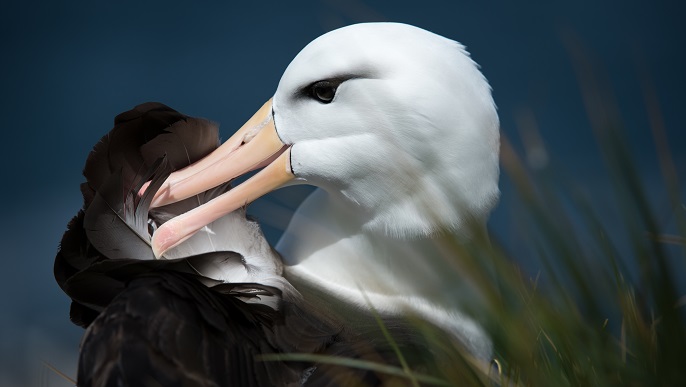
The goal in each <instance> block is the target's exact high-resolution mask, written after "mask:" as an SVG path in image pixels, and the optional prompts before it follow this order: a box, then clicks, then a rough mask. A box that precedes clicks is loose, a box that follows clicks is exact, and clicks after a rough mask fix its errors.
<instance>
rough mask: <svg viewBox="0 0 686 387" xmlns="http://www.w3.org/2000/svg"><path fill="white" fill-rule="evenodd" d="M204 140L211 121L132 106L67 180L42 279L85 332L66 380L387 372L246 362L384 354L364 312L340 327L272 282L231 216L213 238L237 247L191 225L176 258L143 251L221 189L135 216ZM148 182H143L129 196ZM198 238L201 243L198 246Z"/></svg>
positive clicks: (362, 379)
mask: <svg viewBox="0 0 686 387" xmlns="http://www.w3.org/2000/svg"><path fill="white" fill-rule="evenodd" d="M218 143H219V141H218V134H217V127H216V125H214V124H212V123H210V122H209V121H206V120H202V119H197V118H192V117H188V116H185V115H183V114H180V113H178V112H176V111H174V110H173V109H170V108H169V107H167V106H165V105H162V104H159V103H146V104H143V105H139V106H137V107H136V108H134V109H133V110H131V111H128V112H125V113H122V114H120V115H119V116H117V117H116V119H115V126H114V128H113V129H112V131H110V133H108V134H107V135H106V136H104V137H103V138H102V140H101V141H100V142H99V143H98V144H97V145H96V146H95V148H94V149H93V152H91V154H90V155H89V157H88V161H87V163H86V166H85V168H84V176H85V177H86V179H87V182H86V183H84V184H83V185H82V187H81V191H82V193H83V197H84V207H83V210H81V211H80V212H79V213H78V214H77V215H76V216H75V217H74V219H72V221H71V222H70V223H69V226H68V230H67V232H66V233H65V234H64V237H63V239H62V242H61V245H60V249H59V251H58V253H57V256H56V258H55V278H56V279H57V282H58V283H59V285H60V286H61V288H62V289H63V290H64V291H65V293H67V294H68V295H69V296H70V297H71V298H72V306H71V311H70V317H71V320H72V321H73V322H74V323H75V324H77V325H80V326H82V327H85V328H87V330H86V333H85V335H84V338H83V341H82V345H81V355H80V359H79V371H78V384H79V385H83V386H118V385H145V386H156V385H159V386H176V385H178V386H195V385H199V386H227V385H233V386H258V385H259V386H272V385H301V384H303V383H304V384H305V385H365V384H367V385H377V384H381V383H382V381H384V380H387V379H388V377H386V376H384V375H382V374H376V373H374V372H371V371H369V372H368V371H363V370H359V369H351V368H344V367H340V366H329V365H324V364H315V363H314V362H295V361H262V360H261V359H259V358H258V355H261V354H274V353H275V354H287V353H310V354H325V355H336V356H345V357H351V358H358V359H365V360H372V361H375V362H381V363H384V364H396V363H397V362H398V360H397V356H396V354H395V352H394V350H393V348H392V346H391V345H390V344H389V343H388V342H387V340H386V339H385V338H384V337H383V335H382V334H381V331H380V329H379V326H378V325H377V324H376V322H375V320H374V319H373V318H368V319H367V320H360V321H357V323H356V324H355V325H354V326H350V325H348V323H344V322H340V321H335V320H333V319H332V318H331V317H330V314H329V313H328V312H327V311H326V310H322V309H321V307H320V308H319V309H317V308H313V307H311V306H310V305H311V304H310V303H308V302H305V301H304V300H303V299H302V297H301V296H300V294H299V293H298V292H297V291H296V290H295V289H293V288H292V286H291V285H290V284H289V283H288V282H287V281H286V280H285V279H283V277H281V262H280V260H279V257H278V255H277V254H276V253H275V252H274V251H273V250H271V249H269V248H267V249H265V248H260V246H266V242H264V239H263V237H262V235H261V233H260V232H259V229H257V228H256V227H257V226H256V225H255V224H254V223H253V222H250V221H248V220H246V219H245V218H244V216H243V215H241V214H237V213H234V214H230V215H229V216H233V217H234V218H232V219H233V220H231V222H233V223H231V227H233V228H232V230H233V232H234V234H232V235H222V236H221V237H222V238H227V239H231V238H237V237H241V236H243V237H244V236H245V235H248V236H251V237H252V238H256V239H255V240H253V241H248V242H250V243H244V245H246V246H248V247H247V249H254V250H251V251H233V250H226V249H223V247H222V246H224V245H221V244H219V243H218V240H217V239H216V238H217V237H216V236H214V235H213V233H211V232H207V233H206V235H202V232H201V233H200V236H199V237H198V238H201V239H199V242H198V243H196V244H194V243H195V242H191V241H190V240H189V243H188V246H190V247H188V248H187V249H186V250H183V249H182V250H180V252H177V255H180V256H179V257H177V258H175V259H163V260H155V259H154V257H153V255H152V252H151V250H150V244H149V243H150V234H151V232H152V231H153V230H154V228H155V227H157V226H158V225H159V224H162V223H164V222H165V221H166V220H168V219H169V218H171V217H173V216H174V215H177V214H178V213H181V212H184V211H186V210H187V209H189V208H192V207H195V206H197V205H199V204H200V203H203V202H206V201H207V200H209V199H211V198H212V197H214V196H216V195H218V194H220V193H222V192H225V191H226V190H227V189H229V186H228V185H224V186H221V187H218V188H217V189H215V190H211V191H210V192H208V193H205V194H202V195H198V196H196V197H193V198H190V199H186V200H184V201H182V202H179V203H175V204H173V205H170V206H166V207H162V208H159V209H155V210H154V211H150V212H149V211H148V208H149V204H150V200H151V198H152V194H154V191H155V189H156V187H159V184H161V182H162V181H164V179H165V178H166V176H168V175H169V173H171V171H173V170H176V169H179V168H183V167H184V166H186V165H188V164H190V163H192V162H194V161H196V160H198V159H200V158H202V157H203V156H205V155H206V154H208V153H209V152H211V151H212V150H213V149H215V148H216V147H217V145H218ZM148 180H150V181H151V182H152V183H151V187H152V188H151V189H149V190H148V191H147V193H146V194H145V195H144V196H142V197H139V196H138V191H139V190H140V188H141V186H142V185H143V183H145V182H146V181H148ZM227 224H228V223H227ZM224 226H225V224H218V225H217V227H224ZM202 238H204V239H202ZM207 241H209V242H211V243H209V245H210V247H206V246H204V244H207V243H206V242H207ZM239 245H240V243H239ZM198 246H199V247H198ZM198 248H205V250H206V251H199V250H198ZM256 252H259V253H260V254H262V255H261V256H260V257H259V259H260V261H259V262H262V264H261V265H257V264H256V263H254V262H251V261H248V260H247V257H248V256H251V255H254V254H256ZM247 253H251V254H247ZM217 268H221V270H217ZM227 268H228V269H227ZM222 270H223V271H222ZM216 273H220V274H222V276H223V277H222V278H217V275H215V274H216ZM227 273H228V274H227ZM227 275H228V277H226V276H227ZM234 275H235V277H232V276H234ZM227 278H228V280H227ZM232 278H238V279H239V280H238V281H234V280H232ZM245 278H249V279H250V281H248V282H246V281H245V280H244V279H245ZM241 279H243V280H241ZM339 313H340V311H339ZM396 320H397V319H396ZM385 324H386V325H387V327H388V328H389V329H391V331H392V333H393V335H394V337H395V338H396V339H398V341H399V342H400V346H401V349H402V350H403V352H404V353H405V354H406V355H408V354H409V355H410V356H412V355H414V356H416V358H415V359H410V360H414V361H416V362H418V363H419V364H420V365H421V364H423V365H422V367H423V368H424V369H426V367H428V366H427V364H431V362H432V360H430V359H431V358H430V356H429V355H430V353H429V351H427V350H425V347H424V343H423V340H421V339H420V337H419V336H418V335H417V334H415V333H414V332H413V331H412V330H411V329H407V328H402V327H403V326H407V325H403V324H401V323H399V321H395V320H393V319H387V320H386V321H385ZM420 359H421V360H423V361H426V360H428V361H429V363H422V362H420Z"/></svg>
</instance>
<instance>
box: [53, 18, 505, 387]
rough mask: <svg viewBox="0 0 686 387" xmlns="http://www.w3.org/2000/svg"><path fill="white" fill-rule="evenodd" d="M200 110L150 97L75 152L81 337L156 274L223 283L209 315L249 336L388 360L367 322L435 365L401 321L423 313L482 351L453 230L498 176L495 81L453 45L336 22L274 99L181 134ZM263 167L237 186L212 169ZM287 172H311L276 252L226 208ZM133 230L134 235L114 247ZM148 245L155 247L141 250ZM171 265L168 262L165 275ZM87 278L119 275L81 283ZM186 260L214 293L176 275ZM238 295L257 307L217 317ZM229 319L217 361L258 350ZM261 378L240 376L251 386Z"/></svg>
mask: <svg viewBox="0 0 686 387" xmlns="http://www.w3.org/2000/svg"><path fill="white" fill-rule="evenodd" d="M172 112H173V113H172ZM208 125H209V124H208V123H207V122H205V121H197V119H193V118H190V117H187V116H183V115H181V114H179V113H177V112H175V111H173V110H171V109H169V108H167V107H166V106H164V105H159V104H146V105H141V106H139V107H137V108H135V109H134V110H132V111H131V112H127V113H124V114H122V115H120V116H119V117H118V120H115V129H113V131H112V132H111V133H110V134H109V135H108V136H106V137H105V138H103V140H102V141H101V143H100V144H99V145H98V146H96V148H95V150H94V153H93V154H92V155H91V156H90V157H89V161H88V163H87V166H86V169H85V171H84V174H85V175H86V177H87V179H88V180H89V183H88V184H87V185H86V188H85V189H84V190H83V192H84V198H85V206H84V207H85V214H84V215H82V216H80V217H77V218H76V219H75V221H74V222H73V224H72V227H70V230H71V231H68V234H69V233H70V232H71V235H70V236H69V237H68V235H67V234H65V239H64V240H63V246H62V249H61V251H60V253H59V254H58V258H57V259H56V266H55V267H56V269H55V270H56V277H57V278H58V282H60V284H61V286H62V287H63V289H65V292H67V294H69V295H70V296H71V297H72V298H73V299H74V305H75V307H73V312H74V311H76V313H72V317H73V318H74V317H76V319H75V321H77V322H81V323H83V325H88V324H90V323H91V321H93V320H95V321H96V322H98V324H96V325H95V327H97V328H94V327H93V326H91V328H89V333H87V337H90V340H89V339H88V338H87V339H86V340H84V343H86V342H88V343H91V344H92V343H97V341H98V340H96V339H95V338H96V337H100V336H102V335H96V332H105V333H107V332H108V331H107V330H106V329H105V330H104V331H103V330H102V329H103V325H102V324H106V322H107V321H110V320H111V319H109V317H111V316H110V315H109V314H108V313H107V310H108V308H110V306H108V305H111V307H112V308H122V305H124V306H123V307H124V309H126V308H127V307H126V305H128V304H127V303H133V302H140V299H139V298H138V297H137V296H127V294H132V293H128V292H129V291H130V292H141V291H142V290H141V289H143V288H144V287H145V286H146V285H144V284H145V283H149V282H154V283H157V284H165V285H164V286H166V287H167V289H169V291H168V292H167V293H166V294H173V295H174V297H180V298H182V299H185V300H188V299H189V297H190V299H191V300H192V298H193V297H196V296H199V297H210V299H211V298H213V297H215V296H216V297H219V300H222V299H224V300H225V299H226V298H227V297H228V299H229V301H221V302H210V304H212V306H211V307H212V308H217V307H219V308H220V309H222V308H223V309H222V310H223V312H221V313H220V315H221V316H223V317H221V318H219V319H218V320H217V319H214V320H212V321H215V322H216V321H220V323H219V325H220V326H222V327H223V328H222V329H229V330H232V331H234V330H235V331H237V332H245V334H248V335H256V336H255V337H254V338H252V339H250V342H251V343H253V344H255V343H257V344H256V345H257V347H260V348H262V350H266V351H267V352H274V353H288V352H298V351H304V352H308V353H318V354H329V355H332V354H333V355H344V356H349V357H353V358H367V357H368V356H371V357H372V358H374V356H376V355H373V354H377V355H378V354H382V355H381V356H380V357H376V359H377V360H379V361H382V362H390V363H396V362H397V361H398V360H399V359H398V358H397V353H396V352H395V351H396V349H397V348H394V345H393V344H392V343H391V342H389V341H388V338H386V339H380V337H382V336H380V335H379V332H380V331H379V329H380V327H379V324H381V325H382V326H385V327H386V328H387V329H388V330H389V331H390V332H391V335H392V336H393V337H396V338H397V341H398V343H397V345H398V346H399V347H401V348H404V349H407V350H409V352H410V353H416V354H419V353H421V354H422V356H424V355H426V357H425V361H424V362H422V361H419V362H420V363H421V364H423V365H422V367H431V366H430V364H431V361H429V362H427V361H426V359H436V358H437V356H438V357H439V358H440V351H438V352H435V349H422V348H423V346H424V344H425V342H424V340H425V339H424V338H423V337H422V335H421V334H419V333H418V332H417V331H416V330H415V329H414V328H413V326H412V324H411V323H410V322H409V320H408V318H410V319H411V318H419V319H422V320H424V321H426V322H428V323H429V324H432V325H433V326H435V327H438V328H439V329H440V330H441V331H442V332H443V333H442V334H445V339H446V340H448V341H449V342H453V343H455V344H456V345H457V346H458V347H460V348H462V349H463V350H466V353H467V354H468V355H469V356H472V357H474V358H476V359H478V360H479V361H482V362H486V361H488V360H490V357H491V352H492V349H491V342H490V339H489V337H488V335H487V334H486V333H485V331H484V330H483V328H481V326H480V325H479V324H478V323H477V322H476V321H475V320H474V319H473V318H472V317H470V316H467V315H466V314H464V313H463V312H462V309H461V306H462V302H463V301H464V300H465V299H466V298H468V297H471V296H472V295H473V292H472V289H471V287H470V284H469V281H468V278H464V276H463V277H462V278H461V277H460V276H459V274H460V273H459V266H460V257H459V256H455V252H454V251H452V250H450V249H449V248H448V247H449V246H451V245H452V244H453V243H454V242H455V241H457V243H458V244H462V245H468V244H469V243H470V240H471V238H472V235H473V234H474V232H475V231H478V230H480V229H483V228H484V227H485V223H486V220H487V217H488V215H489V213H490V211H491V209H492V208H493V206H494V205H495V202H496V201H497V198H498V194H499V191H498V173H499V171H498V146H499V134H498V117H497V114H496V109H495V105H494V103H493V100H492V97H491V92H490V87H489V85H488V83H487V81H486V80H485V78H484V77H483V75H482V74H481V73H480V72H479V70H478V68H477V65H476V64H475V63H474V62H473V61H472V59H471V58H470V57H469V55H468V54H467V52H466V51H465V49H464V47H463V46H462V45H460V44H459V43H457V42H454V41H451V40H449V39H446V38H443V37H441V36H438V35H435V34H433V33H430V32H428V31H425V30H421V29H419V28H416V27H412V26H408V25H403V24H397V23H369V24H360V25H354V26H349V27H344V28H341V29H339V30H335V31H332V32H330V33H328V34H325V35H323V36H322V37H320V38H318V39H316V40H314V41H313V42H312V43H310V44H309V45H308V46H307V47H305V48H304V49H303V50H302V51H301V52H300V53H299V54H298V56H296V58H295V59H294V60H293V62H292V63H291V64H290V65H289V67H288V68H287V69H286V71H285V73H284V75H283V77H282V79H281V81H280V83H279V85H278V88H277V90H276V93H275V94H274V97H273V98H272V99H270V100H269V101H268V102H267V103H266V104H265V105H264V106H263V107H262V108H261V109H260V110H259V111H258V112H257V113H256V114H255V116H253V118H251V119H250V120H249V121H248V122H247V123H246V124H245V125H244V126H243V127H242V128H241V129H239V131H238V132H237V133H236V134H235V135H234V136H232V137H231V138H230V139H229V140H227V141H226V142H225V143H224V144H222V145H221V146H219V147H217V144H216V142H215V143H214V144H211V143H212V141H209V142H206V143H205V145H203V146H199V145H197V143H196V140H194V139H193V136H192V134H191V133H193V132H194V131H196V132H197V133H200V132H202V133H204V135H203V136H202V138H207V137H208V135H207V133H208V132H207V127H208ZM133 126H136V128H137V130H138V131H139V132H136V131H135V130H133V129H132V128H133ZM209 126H211V125H209ZM148 127H152V128H153V129H150V128H148ZM212 133H215V135H216V128H214V132H212ZM209 137H212V135H209ZM214 141H216V140H214ZM208 144H209V145H208ZM179 146H180V147H181V151H177V150H168V149H167V148H169V149H176V148H177V147H179ZM215 148H216V149H215ZM189 149H190V150H191V152H188V150H189ZM184 152H185V153H184ZM103 155H106V157H105V158H106V160H105V161H103V160H102V159H103V157H104V156H103ZM259 168H262V170H261V171H259V172H258V173H257V174H255V175H254V176H253V177H252V178H250V179H249V180H247V181H246V182H244V183H242V184H240V185H238V186H236V187H234V188H232V189H229V186H228V185H227V184H226V182H228V181H230V180H231V179H233V178H234V177H236V176H239V175H241V174H243V173H245V172H247V171H250V170H254V169H259ZM117 169H119V171H117ZM94 171H99V172H102V173H104V175H103V176H105V177H102V176H99V174H96V173H94ZM103 171H104V172H103ZM146 181H148V182H147V183H146ZM288 184H311V185H315V186H317V187H318V189H317V190H316V191H315V192H314V193H313V194H312V195H311V196H309V197H308V198H307V199H306V200H305V201H304V202H303V203H302V205H301V206H300V207H299V208H298V210H297V211H296V212H295V214H294V215H293V219H292V220H291V222H290V224H289V226H288V228H287V229H286V230H285V232H284V234H283V236H282V238H281V240H280V241H279V243H278V244H277V246H276V250H278V252H279V253H280V254H277V253H275V252H274V251H273V250H272V249H271V248H269V246H268V245H266V242H265V241H264V238H263V236H262V235H261V232H260V231H259V229H258V228H257V226H256V225H255V224H254V223H252V222H248V221H246V220H245V219H244V216H243V215H242V213H241V212H240V210H239V211H236V210H237V209H239V208H241V207H242V206H244V205H245V204H246V203H248V202H251V201H253V200H255V199H257V198H258V197H260V196H262V195H264V194H265V193H267V192H269V191H271V190H273V189H276V188H279V187H281V186H283V185H288ZM122 192H123V193H124V194H123V196H122ZM94 203H95V204H94ZM113 213H114V215H113ZM112 222H114V223H112ZM112 224H115V227H114V228H113V227H112V226H111V225H112ZM80 227H82V228H83V229H84V231H83V232H82V231H80ZM122 230H123V231H122ZM151 234H152V238H151ZM65 241H66V242H65ZM141 242H142V243H141ZM128 243H131V244H132V245H135V246H136V247H135V248H129V247H126V248H120V247H119V246H120V245H121V244H128ZM146 244H147V245H146ZM65 246H66V248H65ZM149 246H151V247H152V253H154V256H155V257H154V258H157V259H156V260H152V261H150V260H147V259H150V258H151V257H150V253H151V251H150V247H149ZM84 254H85V256H86V258H84V257H83V255H84ZM122 259H124V261H121V260H122ZM126 259H132V260H134V261H135V260H141V259H144V260H146V261H145V263H140V262H129V261H127V260H126ZM170 270H171V271H173V272H181V273H182V274H181V277H180V278H177V275H176V274H172V275H171V276H169V277H166V274H165V275H164V276H165V277H164V278H161V277H159V276H160V275H161V274H159V273H160V272H165V271H170ZM94 273H95V274H94ZM94 276H95V277H94ZM141 276H142V277H141ZM94 278H97V279H98V280H101V279H102V278H107V279H108V281H112V280H114V282H108V284H110V285H111V284H112V283H114V284H116V286H113V287H112V286H110V285H108V286H110V287H109V288H107V286H106V288H107V289H106V291H105V292H104V294H105V295H104V296H102V297H98V296H92V295H91V294H90V292H92V291H93V289H95V288H96V284H95V282H97V281H95V280H94ZM140 278H144V279H140ZM189 278H190V281H191V283H193V284H194V285H193V286H207V287H209V288H210V290H212V291H211V292H209V293H207V292H204V290H203V291H196V290H193V288H192V287H191V288H189V287H188V286H187V281H188V280H189ZM127 281H129V282H127ZM127 283H128V284H130V285H126V284H127ZM134 283H135V284H136V285H135V286H134V285H133V284H134ZM176 289H190V290H189V291H186V290H184V291H177V290H176ZM217 293H219V295H217ZM117 294H119V296H117ZM189 294H192V296H191V295H189ZM200 295H204V296H200ZM117 297H119V298H117ZM127 297H128V298H127ZM170 297H171V296H170ZM113 300H118V301H117V302H116V303H115V302H114V301H113ZM185 302H186V303H187V301H185ZM226 302H229V304H230V305H228V306H227V305H225V306H224V307H221V306H220V305H223V304H225V303H226ZM122 303H123V304H122ZM201 304H202V305H205V306H207V305H208V304H207V303H201ZM115 305H118V306H115ZM178 305H186V304H184V303H180V304H178ZM189 308H190V306H189V307H183V308H181V309H179V310H189ZM134 309H135V308H134ZM190 309H192V308H190ZM198 309H202V307H201V306H199V307H198ZM175 310H176V309H175ZM201 312H202V311H201ZM97 313H100V317H97V319H95V315H97ZM164 313H172V309H165V312H164ZM173 313H174V314H175V315H176V314H178V313H177V312H173ZM234 313H237V314H239V315H242V316H248V320H249V321H251V322H249V323H248V325H245V324H243V323H240V322H239V323H238V324H239V325H240V326H239V327H238V328H235V327H234V328H227V327H232V326H234V325H233V324H235V323H236V322H235V321H234V320H233V319H232V314H234ZM84 316H85V317H84ZM207 316H209V315H204V317H203V318H209V317H207ZM250 316H258V317H259V318H257V319H252V320H251V319H250ZM175 318H176V317H175ZM379 319H380V321H381V322H379ZM222 321H223V322H222ZM255 321H257V322H255ZM112 324H115V323H112ZM116 324H119V323H116ZM116 324H115V325H116ZM203 324H204V323H201V324H200V325H202V326H203V327H204V326H205V325H207V324H205V325H203ZM117 326H123V325H121V324H120V325H117ZM209 326H214V327H215V328H216V324H214V323H212V324H209ZM247 326H249V327H248V328H246V327H247ZM303 327H309V328H307V329H304V328H303ZM215 328H212V329H215ZM310 328H311V329H310ZM203 329H204V328H203ZM308 330H311V331H313V332H315V334H314V335H313V334H312V333H311V332H307V331H308ZM382 330H383V329H382ZM215 331H216V329H215ZM260 332H261V333H260ZM215 333H216V332H215ZM88 335H90V336H88ZM102 337H105V338H107V337H112V336H111V335H109V333H107V334H105V335H104V336H102ZM179 337H180V336H179ZM236 337H237V336H232V339H231V340H228V341H227V343H229V344H227V345H222V346H220V347H219V349H216V348H215V347H212V346H210V347H212V348H215V349H216V350H217V351H219V352H218V353H226V352H222V351H229V352H228V353H233V355H228V356H223V355H222V356H219V357H218V359H228V360H237V361H239V362H241V361H242V362H245V361H252V359H249V358H250V356H252V355H254V352H251V351H252V350H250V351H247V352H245V351H243V350H242V349H240V348H239V347H240V345H241V344H240V339H237V338H236ZM177 338H178V337H177ZM299 341H302V343H303V344H302V345H301V344H298V342H299ZM120 343H122V342H121V341H120ZM370 343H371V344H370ZM122 344H123V343H122ZM225 344H226V343H225ZM253 344H251V345H253ZM185 345H186V347H185V348H190V347H188V345H189V343H188V342H186V344H185ZM210 347H208V348H210ZM234 347H235V348H234ZM91 348H95V347H91ZM232 348H233V349H232ZM249 348H253V347H249ZM215 349H212V351H214V350H215ZM236 350H238V352H235V351H236ZM91 351H97V349H91ZM232 351H233V352H232ZM384 354H385V355H384ZM172 355H173V354H165V356H172ZM82 357H83V352H82ZM420 357H421V356H420ZM228 360H227V361H228ZM438 363H440V361H438ZM82 364H86V363H83V362H82ZM165 364H166V363H165ZM235 364H237V363H233V364H228V363H227V364H226V366H227V367H228V366H235ZM282 365H283V364H282ZM284 367H286V368H283V369H281V370H282V371H283V370H284V369H285V370H286V371H283V372H281V371H279V372H281V373H279V372H277V373H276V374H275V375H277V374H278V375H281V376H279V377H284V378H286V377H285V376H283V375H285V374H288V375H289V376H288V377H287V379H288V381H289V382H288V383H294V384H301V383H306V384H308V383H309V384H312V385H320V384H321V385H327V384H330V383H331V381H332V380H334V379H336V378H335V377H334V378H333V379H331V375H332V374H331V373H330V372H329V371H327V367H326V366H323V365H321V364H320V365H317V364H314V363H307V364H306V365H305V366H303V367H300V368H298V367H295V368H289V366H288V365H285V366H284ZM163 368H164V367H163ZM200 369H201V370H205V371H207V367H205V368H202V367H201V368H200ZM275 369H276V370H279V369H280V368H278V367H277V368H275ZM294 370H295V371H294ZM337 372H338V373H341V372H343V371H341V369H340V367H339V368H338V369H337ZM343 373H344V372H343ZM294 375H295V376H294ZM369 375H370V374H369V373H363V372H362V373H361V372H359V371H358V372H356V373H354V377H353V379H349V380H354V379H355V378H357V379H359V378H362V379H365V380H367V381H369V380H377V379H375V378H377V376H374V375H375V374H371V375H372V376H369ZM247 377H248V378H250V377H249V376H247ZM279 377H277V376H275V378H277V379H271V381H272V382H273V381H274V380H279V379H278V378H279ZM370 378H371V379H370ZM258 379H259V378H257V379H255V378H252V379H246V380H251V383H252V384H257V385H259V384H265V381H264V380H262V379H259V380H258ZM280 380H286V379H280ZM336 380H339V379H336ZM339 381H340V380H339ZM371 383H372V384H374V383H375V382H373V381H372V382H371ZM248 384H250V383H248ZM334 384H335V383H334ZM343 384H345V383H343Z"/></svg>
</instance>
